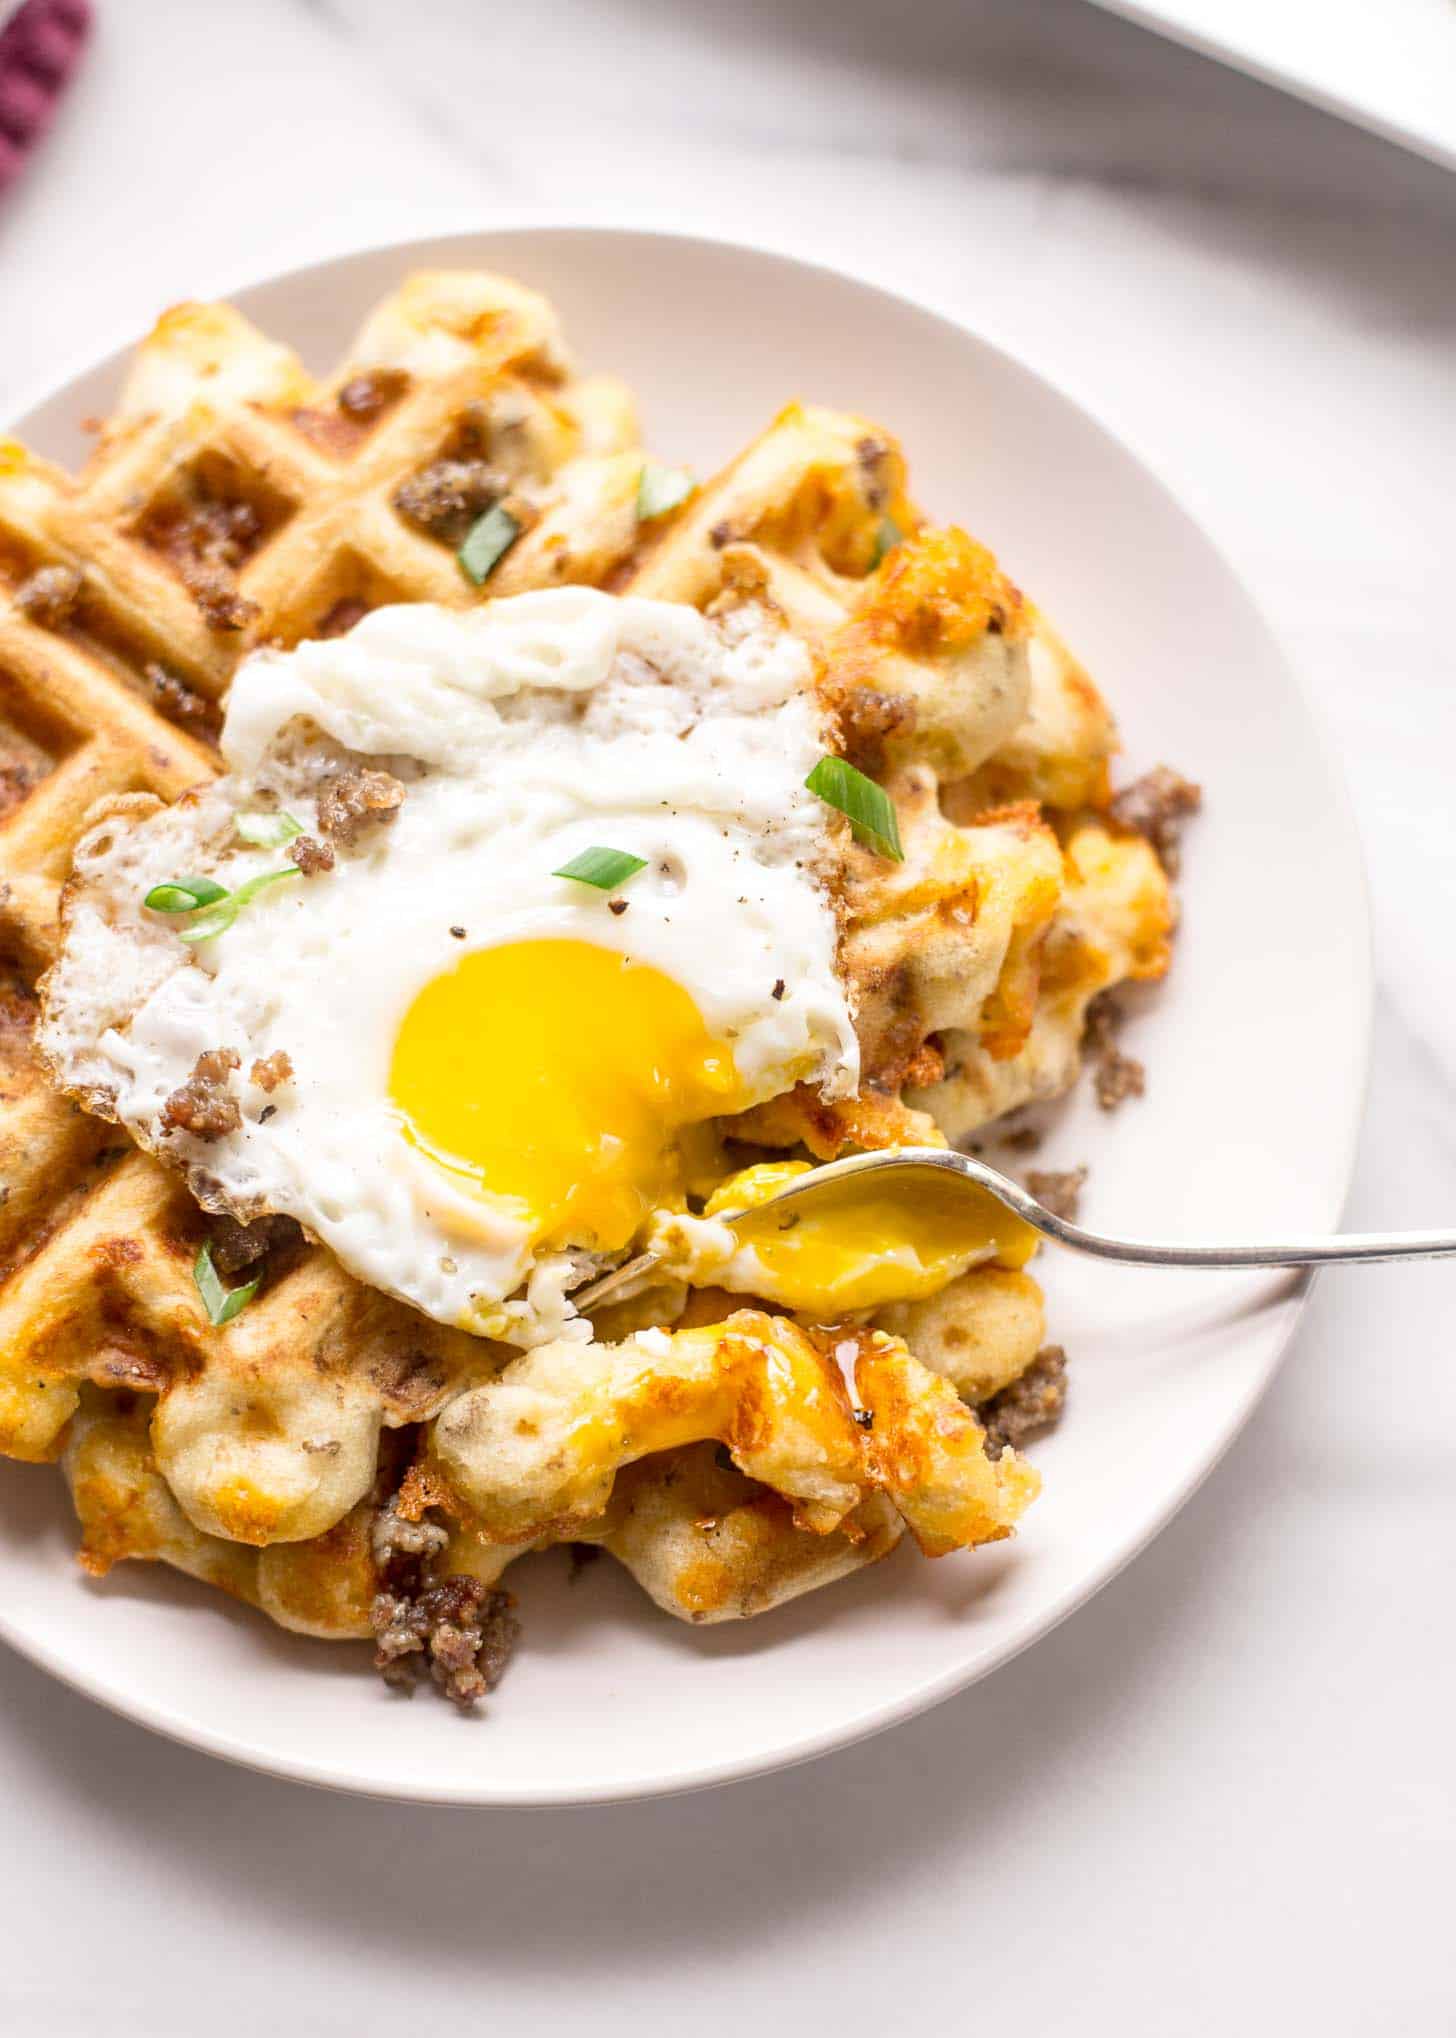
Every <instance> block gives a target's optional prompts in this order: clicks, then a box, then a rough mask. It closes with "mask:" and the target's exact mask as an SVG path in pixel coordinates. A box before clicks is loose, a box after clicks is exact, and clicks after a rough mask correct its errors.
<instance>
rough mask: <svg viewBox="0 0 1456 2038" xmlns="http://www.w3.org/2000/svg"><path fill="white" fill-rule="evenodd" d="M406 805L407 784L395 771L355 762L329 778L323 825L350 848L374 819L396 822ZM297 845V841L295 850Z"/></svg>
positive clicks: (322, 801)
mask: <svg viewBox="0 0 1456 2038" xmlns="http://www.w3.org/2000/svg"><path fill="white" fill-rule="evenodd" d="M403 804H404V787H403V786H402V785H401V784H400V782H399V780H398V779H397V778H395V777H393V776H392V774H391V773H389V772H387V771H374V770H372V769H371V768H370V767H369V766H368V765H354V766H352V767H351V768H350V769H349V770H347V771H341V772H339V773H337V774H336V776H335V777H333V778H331V779H328V780H326V781H325V783H324V785H323V787H322V788H321V789H320V792H319V796H318V824H319V828H320V830H321V831H322V833H323V834H325V835H329V836H332V838H333V840H334V841H335V842H342V843H343V844H344V845H345V847H348V846H349V845H350V844H352V843H353V841H354V840H355V838H356V837H357V835H358V833H359V831H360V829H361V828H364V827H367V826H368V825H369V823H370V822H371V821H392V820H393V819H394V817H395V815H396V814H397V813H398V811H399V809H400V807H401V806H402V805H403ZM297 847H298V845H297V843H295V844H294V849H295V851H296V850H297ZM299 867H300V869H301V868H302V866H301V865H300V866H299Z"/></svg>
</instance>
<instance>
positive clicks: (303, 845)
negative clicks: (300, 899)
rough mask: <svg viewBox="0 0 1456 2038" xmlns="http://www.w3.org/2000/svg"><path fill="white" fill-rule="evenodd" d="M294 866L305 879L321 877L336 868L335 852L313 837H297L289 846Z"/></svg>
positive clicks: (328, 845) (326, 844)
mask: <svg viewBox="0 0 1456 2038" xmlns="http://www.w3.org/2000/svg"><path fill="white" fill-rule="evenodd" d="M288 848H289V853H290V855H291V856H292V858H293V861H294V864H295V866H296V867H297V869H299V870H300V871H301V872H302V873H303V875H304V876H305V877H319V876H321V875H322V873H323V872H324V871H326V870H332V869H333V867H334V852H333V849H332V847H331V846H330V844H329V843H327V842H319V841H318V840H316V838H315V837H314V836H312V835H296V836H295V837H294V839H293V840H292V842H290V843H289V845H288Z"/></svg>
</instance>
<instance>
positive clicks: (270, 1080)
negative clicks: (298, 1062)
mask: <svg viewBox="0 0 1456 2038" xmlns="http://www.w3.org/2000/svg"><path fill="white" fill-rule="evenodd" d="M248 1074H249V1075H250V1076H251V1077H252V1079H253V1081H254V1082H255V1083H256V1084H257V1085H258V1088H259V1089H260V1090H266V1091H267V1092H268V1095H269V1096H270V1097H271V1096H272V1094H273V1092H274V1091H275V1090H276V1089H277V1088H278V1085H279V1084H280V1083H291V1082H292V1081H293V1063H292V1062H291V1061H290V1060H289V1059H288V1055H287V1053H286V1052H285V1050H284V1049H283V1048H281V1047H279V1048H275V1049H274V1051H273V1053H272V1054H270V1055H266V1056H264V1057H263V1058H261V1059H260V1060H258V1061H255V1062H254V1063H253V1066H252V1067H251V1068H250V1069H249V1071H248Z"/></svg>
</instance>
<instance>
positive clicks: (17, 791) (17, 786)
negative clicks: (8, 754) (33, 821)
mask: <svg viewBox="0 0 1456 2038" xmlns="http://www.w3.org/2000/svg"><path fill="white" fill-rule="evenodd" d="M41 776H42V774H41V772H40V770H39V769H38V768H37V767H36V766H34V765H31V764H28V763H26V762H24V761H23V760H21V759H18V758H6V759H5V760H4V762H3V763H0V818H3V817H4V816H5V815H6V814H8V813H9V812H10V809H11V808H12V807H18V806H19V805H20V803H21V801H22V800H23V799H24V798H25V796H26V794H27V793H28V792H29V791H30V789H31V787H32V786H33V785H36V784H38V783H39V781H40V778H41Z"/></svg>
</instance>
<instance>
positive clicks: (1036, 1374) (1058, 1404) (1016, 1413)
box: [976, 1345, 1067, 1458]
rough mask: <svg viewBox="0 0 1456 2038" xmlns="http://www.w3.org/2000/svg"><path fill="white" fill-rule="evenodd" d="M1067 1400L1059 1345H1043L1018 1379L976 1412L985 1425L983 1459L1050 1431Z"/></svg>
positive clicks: (1063, 1362) (1019, 1445)
mask: <svg viewBox="0 0 1456 2038" xmlns="http://www.w3.org/2000/svg"><path fill="white" fill-rule="evenodd" d="M1066 1399H1067V1355H1066V1353H1065V1352H1064V1351H1063V1350H1062V1347H1061V1346H1060V1345H1043V1347H1042V1349H1041V1350H1040V1351H1039V1352H1038V1353H1037V1355H1036V1357H1035V1358H1034V1359H1033V1360H1032V1362H1031V1364H1030V1365H1029V1366H1028V1367H1027V1369H1026V1371H1025V1372H1024V1373H1023V1374H1022V1375H1021V1377H1020V1378H1019V1379H1017V1380H1013V1381H1012V1382H1011V1384H1010V1386H1009V1387H1003V1388H1002V1389H1001V1392H1000V1393H999V1394H993V1395H992V1396H991V1399H990V1400H989V1401H984V1402H982V1404H981V1406H980V1407H979V1408H978V1409H977V1410H976V1414H977V1415H978V1416H979V1418H980V1420H981V1422H982V1423H983V1424H984V1425H985V1430H986V1443H985V1451H986V1456H987V1457H988V1458H999V1457H1000V1455H1001V1453H1002V1452H1003V1451H1005V1450H1019V1449H1020V1448H1021V1446H1022V1444H1023V1443H1025V1441H1026V1439H1027V1438H1028V1437H1033V1436H1037V1435H1039V1434H1040V1432H1041V1431H1042V1430H1045V1429H1050V1428H1051V1426H1052V1424H1053V1423H1054V1422H1056V1421H1057V1419H1058V1418H1059V1416H1060V1415H1061V1412H1062V1409H1063V1407H1064V1406H1065V1404H1066Z"/></svg>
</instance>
